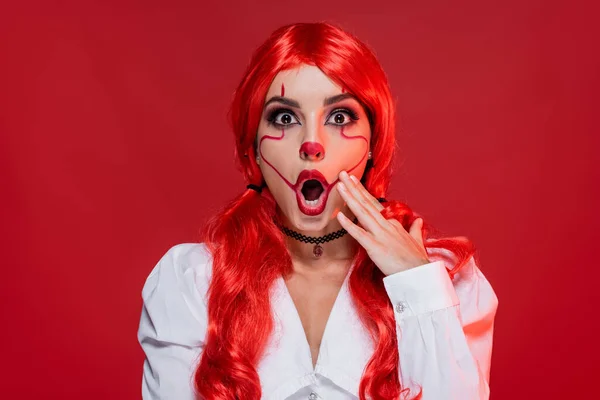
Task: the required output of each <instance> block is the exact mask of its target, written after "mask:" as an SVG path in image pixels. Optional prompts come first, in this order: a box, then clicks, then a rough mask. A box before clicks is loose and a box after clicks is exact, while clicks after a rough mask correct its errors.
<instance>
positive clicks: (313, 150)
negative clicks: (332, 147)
mask: <svg viewBox="0 0 600 400" xmlns="http://www.w3.org/2000/svg"><path fill="white" fill-rule="evenodd" d="M323 157H325V149H324V148H323V145H321V143H317V142H304V143H302V146H300V158H301V159H302V160H305V161H319V160H322V159H323Z"/></svg>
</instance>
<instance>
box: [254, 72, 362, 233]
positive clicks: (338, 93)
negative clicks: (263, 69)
mask: <svg viewBox="0 0 600 400" xmlns="http://www.w3.org/2000/svg"><path fill="white" fill-rule="evenodd" d="M370 139H371V129H370V126H369V121H368V118H367V114H366V112H365V110H364V109H363V107H362V106H361V105H360V103H359V102H358V101H357V100H356V99H355V98H354V96H352V94H350V93H346V92H344V89H343V88H342V87H340V86H338V85H337V84H336V83H334V82H333V81H331V80H330V79H329V78H328V77H327V76H326V75H325V74H324V73H323V72H322V71H321V70H320V69H319V68H317V67H315V66H309V65H303V66H301V67H299V68H297V69H293V70H286V71H281V72H280V73H279V74H277V76H276V77H275V79H274V80H273V83H272V84H271V86H270V88H269V90H268V92H267V96H266V98H265V107H264V109H263V115H262V118H261V121H260V124H259V127H258V136H257V146H258V148H257V152H258V155H259V156H260V160H259V166H260V169H261V171H262V174H263V177H264V179H265V182H266V184H267V186H268V188H269V190H270V192H271V193H272V194H273V197H274V198H275V200H276V201H277V204H278V206H279V208H280V210H281V211H282V212H283V214H284V216H285V217H286V218H287V220H288V221H289V222H290V223H291V224H292V225H293V226H295V227H296V228H297V229H300V230H304V231H311V230H314V231H317V230H322V229H323V228H325V226H326V225H327V224H328V223H329V222H330V221H331V220H332V219H333V218H334V216H335V214H336V213H337V211H340V210H342V211H344V210H346V208H344V201H343V200H342V198H341V196H340V195H339V193H338V191H337V187H336V186H335V184H336V183H337V182H338V175H339V173H340V171H342V170H346V171H347V172H348V173H349V174H351V175H355V176H356V177H357V178H359V179H360V178H361V177H362V174H363V172H364V169H365V166H366V163H367V154H368V152H369V143H370Z"/></svg>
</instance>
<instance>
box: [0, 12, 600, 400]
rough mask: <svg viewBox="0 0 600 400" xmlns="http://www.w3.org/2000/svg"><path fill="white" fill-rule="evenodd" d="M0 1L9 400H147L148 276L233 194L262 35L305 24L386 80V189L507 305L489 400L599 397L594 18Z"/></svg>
mask: <svg viewBox="0 0 600 400" xmlns="http://www.w3.org/2000/svg"><path fill="white" fill-rule="evenodd" d="M12 3H18V4H19V5H18V6H17V5H10V6H8V5H6V4H5V5H3V6H2V9H3V10H2V11H0V15H1V16H0V57H1V61H0V129H1V137H0V163H1V164H0V166H1V167H0V173H1V175H0V177H1V179H2V196H1V199H2V207H1V208H0V218H1V221H2V222H1V226H2V228H1V229H2V238H1V239H2V241H1V243H2V267H3V278H2V279H0V289H1V290H0V293H1V296H2V298H1V299H2V301H1V304H2V305H1V309H2V328H0V335H1V337H0V339H1V340H2V357H1V360H2V362H1V364H2V369H3V371H2V373H1V377H0V379H1V380H2V385H1V389H0V390H1V393H2V397H3V398H19V399H33V398H40V399H42V398H43V399H47V398H57V399H58V398H60V399H81V398H86V399H109V398H110V399H133V398H139V397H140V386H141V373H142V361H143V353H142V351H141V348H140V347H139V345H138V343H137V339H136V330H137V325H138V321H139V316H140V312H141V289H142V285H143V283H144V281H145V278H146V276H147V275H148V273H149V272H150V270H151V269H152V267H153V266H154V265H155V263H156V262H157V261H158V259H159V258H160V257H161V256H162V255H163V254H164V252H165V251H166V250H167V249H168V248H169V247H170V246H172V245H174V244H177V243H181V242H188V241H193V240H195V239H196V233H197V230H198V228H199V227H200V226H201V224H202V222H203V221H204V220H205V218H207V217H208V216H209V215H211V214H213V213H214V212H215V211H216V210H217V209H218V207H220V206H221V205H222V204H223V203H224V202H225V201H226V200H228V199H231V198H232V197H233V196H235V195H236V194H237V193H239V192H240V191H241V190H244V186H243V182H242V179H241V178H240V174H239V173H238V172H237V171H236V170H235V168H234V165H233V157H232V154H233V140H232V135H231V133H230V131H229V128H228V126H227V122H226V118H225V114H226V110H227V106H228V104H229V101H230V100H231V98H232V92H233V90H234V88H235V87H236V84H237V83H238V80H239V79H240V77H241V74H242V72H243V70H244V67H245V65H246V63H247V62H248V59H249V56H250V54H251V52H252V50H253V49H254V48H255V47H256V46H257V45H258V44H259V43H260V42H261V41H262V40H264V39H265V38H266V37H267V35H268V34H269V33H270V32H271V31H272V30H274V29H275V28H277V27H279V26H280V25H283V24H287V23H291V22H298V21H317V20H329V21H334V22H337V23H339V24H341V25H342V26H343V27H345V28H346V29H348V30H349V31H351V32H353V33H355V34H357V35H358V36H359V37H360V38H361V39H362V40H364V41H365V42H367V43H368V44H369V45H370V46H372V47H373V48H374V49H375V50H376V53H377V55H378V57H379V58H380V60H381V62H382V64H383V66H384V68H385V70H386V71H387V73H388V75H389V78H390V83H391V87H392V91H393V93H394V94H395V96H397V100H398V111H399V130H398V138H399V145H400V156H401V157H400V159H399V163H398V167H397V170H396V175H395V178H394V181H393V190H392V193H391V194H390V196H388V197H390V198H392V197H393V198H398V199H402V200H404V201H406V202H408V204H409V205H411V206H412V207H413V208H414V209H415V210H416V211H418V212H419V213H421V214H423V215H424V216H425V217H426V218H427V219H428V221H429V222H430V223H432V224H434V225H436V226H437V227H438V228H439V229H441V230H442V231H444V232H446V233H447V234H448V235H466V236H468V237H469V238H471V239H472V240H473V241H474V242H475V244H476V245H477V247H478V249H479V252H480V256H481V262H482V265H481V268H482V270H483V272H484V273H485V275H486V276H487V277H488V279H489V280H490V281H491V283H492V285H493V286H494V288H495V290H496V293H497V294H498V297H499V299H500V306H499V310H498V315H497V319H496V331H495V346H494V352H493V363H492V378H491V390H492V399H494V400H500V399H559V398H560V399H562V398H567V397H568V398H574V397H577V396H578V395H582V396H583V397H585V398H590V397H594V395H593V393H594V392H596V391H597V387H596V381H597V379H596V375H597V372H598V371H597V362H598V359H599V352H598V341H597V326H598V323H597V320H598V304H599V303H598V293H599V292H600V288H599V287H598V277H599V273H598V268H599V267H598V259H597V256H596V253H595V251H594V245H595V244H596V242H597V241H593V239H597V234H596V232H597V227H598V224H599V222H600V221H599V217H598V211H597V208H596V206H597V205H598V204H599V201H598V200H599V196H598V183H599V182H600V180H599V179H598V178H599V176H598V175H599V174H598V172H599V169H598V167H597V166H596V162H597V160H598V157H597V153H598V150H599V149H600V146H599V139H598V129H597V127H596V120H597V118H593V115H592V112H593V110H594V111H595V109H596V108H597V106H598V100H597V98H598V89H599V85H598V83H599V82H598V80H599V71H600V68H599V67H600V65H599V64H600V63H599V57H598V49H597V45H598V40H597V39H598V27H597V26H598V21H597V18H596V15H597V13H596V12H594V10H592V9H591V8H588V7H585V6H584V5H582V4H579V3H575V2H572V3H570V4H568V5H567V4H559V3H557V2H550V1H529V2H523V1H515V0H511V1H502V2H482V1H433V0H431V1H396V2H392V1H389V2H387V4H386V3H380V4H379V3H377V2H372V1H369V2H365V1H346V2H339V3H336V4H331V5H329V4H327V2H323V1H312V0H310V1H309V0H306V1H299V2H283V1H263V2H261V4H260V6H257V5H255V4H253V3H254V2H249V1H248V2H244V1H235V2H221V3H219V2H214V3H215V4H208V3H207V2H202V1H169V2H167V1H162V2H158V1H144V2H137V3H136V2H132V1H128V2H123V1H120V2H113V4H111V2H107V1H86V2H71V3H67V2H64V1H63V2H40V3H37V4H34V3H30V2H12ZM84 3H85V4H84ZM492 3H494V4H492ZM565 3H566V2H565ZM590 3H591V2H590ZM594 366H595V368H596V370H593V367H594Z"/></svg>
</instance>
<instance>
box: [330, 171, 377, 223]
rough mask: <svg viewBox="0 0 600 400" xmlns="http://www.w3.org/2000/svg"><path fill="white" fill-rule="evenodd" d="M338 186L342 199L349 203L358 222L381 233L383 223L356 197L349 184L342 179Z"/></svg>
mask: <svg viewBox="0 0 600 400" xmlns="http://www.w3.org/2000/svg"><path fill="white" fill-rule="evenodd" d="M336 187H337V188H338V192H339V193H340V196H342V199H343V200H344V201H345V202H346V204H348V207H349V208H350V211H352V213H353V214H354V215H355V216H356V218H357V219H358V222H360V224H361V225H362V226H363V227H364V228H365V229H366V230H367V231H369V232H371V233H373V234H374V233H376V232H377V233H379V232H380V231H381V229H382V228H381V225H380V224H379V223H378V222H377V221H376V220H375V218H373V216H372V215H371V213H369V212H368V211H367V210H366V209H365V207H364V206H363V205H362V204H361V202H360V201H359V200H358V199H357V198H356V195H355V194H354V193H351V192H350V190H349V189H348V186H346V185H345V184H344V182H342V181H340V182H338V183H337V185H336Z"/></svg>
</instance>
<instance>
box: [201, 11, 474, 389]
mask: <svg viewBox="0 0 600 400" xmlns="http://www.w3.org/2000/svg"><path fill="white" fill-rule="evenodd" d="M302 64H307V65H314V66H317V67H318V68H319V69H321V71H323V73H324V74H325V75H327V76H328V77H329V78H330V79H331V80H332V81H334V82H336V83H337V84H339V85H340V86H341V87H343V88H344V90H345V91H346V92H349V93H352V94H353V95H354V96H355V97H356V98H357V99H358V100H359V101H360V102H361V104H362V105H363V107H364V108H365V110H366V112H367V115H368V116H369V121H370V124H371V150H372V162H371V161H370V162H369V164H367V168H366V169H365V173H364V175H363V177H362V182H363V184H364V185H365V187H366V188H367V190H368V191H369V192H370V193H371V194H372V195H373V196H374V197H376V198H380V197H385V195H386V192H387V189H388V186H389V183H390V177H391V166H392V161H393V158H394V151H395V148H396V140H395V126H394V124H395V112H394V108H395V106H394V102H393V101H392V97H391V94H390V89H389V86H388V82H387V78H386V75H385V73H384V71H383V70H382V68H381V66H380V64H379V62H378V61H377V59H376V57H375V55H374V54H373V52H372V51H371V50H370V49H369V48H368V47H367V46H366V45H365V44H363V43H362V42H360V41H359V40H358V39H357V38H355V37H354V36H352V35H350V34H349V33H347V32H345V31H343V30H342V29H340V28H338V27H336V26H333V25H331V24H328V23H301V24H293V25H288V26H284V27H282V28H279V29H278V30H276V31H275V32H274V33H273V34H272V35H271V36H270V37H269V38H268V39H267V41H266V42H265V43H263V44H262V45H261V46H260V47H259V48H258V49H257V50H256V52H255V53H254V55H253V57H252V59H251V61H250V64H249V66H248V68H247V70H246V72H245V74H244V77H243V79H242V81H241V83H240V85H239V86H238V88H237V90H236V92H235V98H234V100H233V103H232V105H231V110H230V119H231V123H232V125H233V132H234V134H235V143H236V159H237V163H238V167H239V169H240V170H241V172H242V173H243V174H244V176H245V178H246V181H247V183H252V184H256V185H262V184H263V178H262V174H261V172H260V169H259V167H258V165H257V164H256V161H255V153H256V148H255V140H256V132H257V128H258V124H259V120H260V118H261V115H262V109H263V106H264V101H265V96H266V93H267V90H268V89H269V86H270V85H271V82H272V81H273V79H274V77H275V76H276V75H277V73H279V72H280V71H283V70H288V69H293V68H296V67H299V66H300V65H302ZM384 206H385V209H384V210H383V211H382V214H383V215H384V216H385V217H386V218H395V219H397V220H398V221H399V222H401V223H402V225H403V226H404V227H405V228H407V229H408V228H409V227H410V225H411V224H412V222H413V221H414V220H415V219H416V218H417V215H415V214H414V213H413V211H412V210H411V209H410V208H409V207H408V206H407V205H406V204H403V203H401V202H398V201H390V202H386V203H384ZM274 218H276V203H275V200H274V199H273V196H272V195H271V194H270V193H269V190H268V188H265V189H264V190H263V191H262V193H257V192H256V191H254V190H245V191H244V192H243V193H242V194H241V195H239V196H238V197H237V198H235V199H234V200H233V201H232V202H231V203H230V204H228V205H227V206H226V207H225V208H224V209H223V211H221V212H220V213H219V214H217V215H216V216H215V217H214V218H213V219H211V220H210V221H209V222H208V224H207V225H206V227H205V229H204V231H203V235H202V241H203V242H205V243H206V245H207V246H208V248H209V250H210V251H211V253H212V256H213V263H212V280H211V283H210V287H209V291H208V330H207V334H206V339H205V346H204V348H203V351H202V355H201V359H200V362H199V364H198V367H197V369H196V373H195V378H194V379H195V385H196V390H197V391H198V393H199V394H200V395H201V396H202V398H204V399H207V400H213V399H222V400H231V399H244V400H246V399H260V398H261V386H260V379H259V375H258V373H257V370H256V366H257V363H258V362H259V361H260V359H261V356H262V354H263V351H264V349H265V346H266V343H267V340H268V338H269V336H270V334H271V332H272V329H273V321H272V316H271V304H270V298H269V290H268V289H269V288H271V287H272V285H273V283H274V282H275V280H276V279H277V277H278V276H279V275H283V276H284V277H287V276H288V275H289V274H290V273H291V272H292V261H291V258H290V255H289V253H288V250H287V248H286V245H285V241H284V238H283V234H282V233H281V232H280V230H279V229H278V228H277V226H276V225H275V224H274V222H273V221H274ZM430 231H431V227H430V226H429V225H428V224H426V223H425V224H424V229H423V235H424V243H425V247H426V248H427V249H428V251H430V249H431V248H445V249H448V250H450V251H452V252H453V253H454V254H455V255H456V259H457V260H458V262H457V264H456V266H455V267H454V268H453V269H452V270H451V271H449V273H450V276H451V277H452V276H453V275H454V274H455V273H456V272H457V271H458V270H459V269H460V267H462V266H463V265H464V264H465V263H466V262H467V261H468V259H469V258H470V257H471V256H472V255H473V254H474V247H473V245H472V244H471V243H470V242H469V241H468V240H466V239H458V238H447V239H434V238H432V237H430V236H431V234H430V233H431V232H430ZM355 257H356V262H355V267H354V269H353V270H352V273H351V275H350V277H349V289H350V293H351V297H352V301H353V302H354V305H355V307H356V309H357V312H358V314H359V316H360V318H361V321H362V323H363V325H364V326H365V328H366V329H367V330H368V332H369V333H370V336H371V338H372V340H373V343H374V352H373V355H372V357H371V359H370V360H369V362H368V363H367V366H366V368H365V371H364V373H363V376H362V379H361V382H360V387H359V395H360V399H361V400H364V399H365V398H366V396H369V397H370V398H372V399H373V400H383V399H385V400H389V399H398V398H400V396H401V395H403V396H406V395H409V393H408V392H409V389H408V388H404V389H403V388H402V387H401V384H400V382H399V378H398V377H399V375H398V365H399V354H398V343H397V336H396V327H395V319H394V312H393V309H392V305H391V303H390V300H389V298H388V296H387V294H386V291H385V288H384V286H383V278H384V275H383V273H382V272H381V271H380V270H379V268H378V267H377V266H376V265H375V264H374V263H373V262H372V261H371V259H370V258H369V257H368V255H367V254H366V251H364V249H362V247H360V246H357V248H356V251H355ZM420 397H421V393H420V392H419V393H417V395H416V397H415V398H420Z"/></svg>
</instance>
